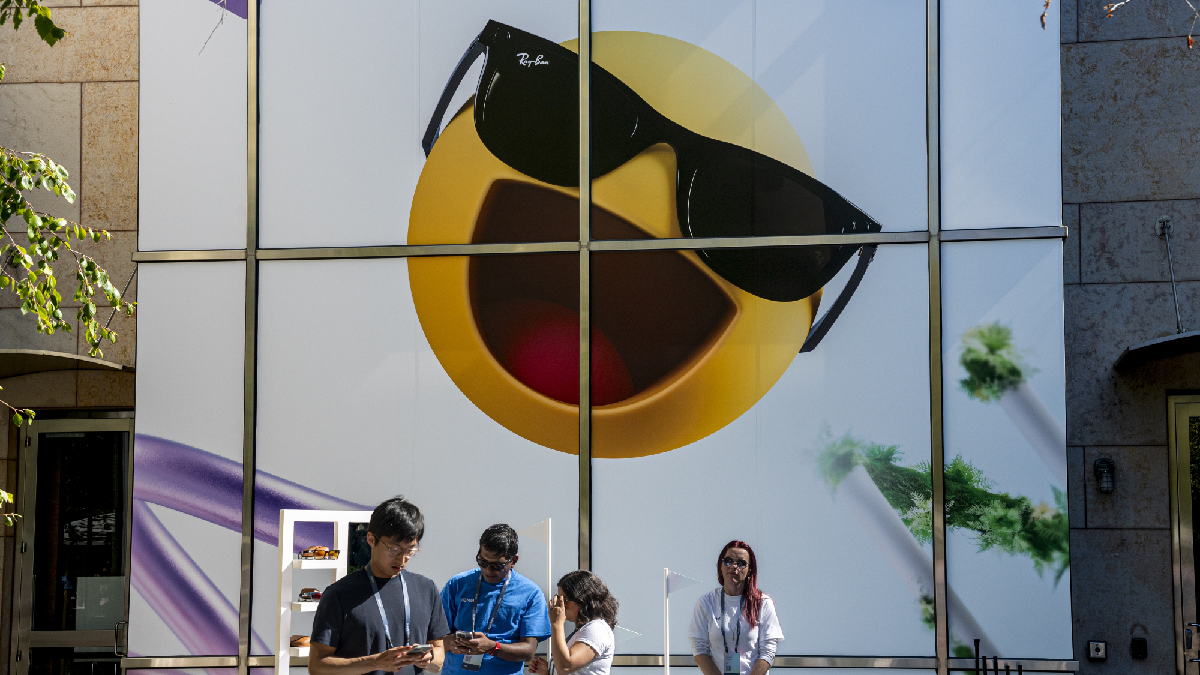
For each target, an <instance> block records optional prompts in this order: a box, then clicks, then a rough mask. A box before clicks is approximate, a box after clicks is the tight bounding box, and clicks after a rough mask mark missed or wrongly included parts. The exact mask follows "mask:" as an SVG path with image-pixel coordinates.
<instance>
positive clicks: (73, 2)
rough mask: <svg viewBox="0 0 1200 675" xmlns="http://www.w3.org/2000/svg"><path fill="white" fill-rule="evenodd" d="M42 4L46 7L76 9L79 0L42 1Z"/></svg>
mask: <svg viewBox="0 0 1200 675" xmlns="http://www.w3.org/2000/svg"><path fill="white" fill-rule="evenodd" d="M42 4H43V5H45V6H46V7H78V6H79V5H80V0H43V2H42ZM52 15H53V14H52ZM55 18H57V17H55Z"/></svg>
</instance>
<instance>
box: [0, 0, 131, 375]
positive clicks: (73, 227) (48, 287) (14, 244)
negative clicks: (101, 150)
mask: <svg viewBox="0 0 1200 675" xmlns="http://www.w3.org/2000/svg"><path fill="white" fill-rule="evenodd" d="M6 1H10V2H11V1H12V0H0V7H3V6H4V5H3V3H4V2H6ZM67 178H68V174H67V170H66V169H65V168H63V167H62V166H61V165H60V164H58V163H56V162H55V161H54V160H52V159H50V158H49V157H47V156H45V155H42V154H38V153H28V152H14V151H12V150H9V149H7V148H3V147H0V223H4V222H8V221H9V220H10V219H11V218H13V217H14V216H20V217H21V219H22V220H23V221H24V222H25V232H24V235H25V239H26V241H25V242H24V243H25V244H27V246H23V245H22V244H21V242H18V241H17V240H16V239H14V238H13V235H12V233H11V232H10V231H9V230H8V229H6V228H5V227H4V226H3V225H0V239H6V240H7V241H6V242H5V243H4V245H3V247H0V259H2V260H0V262H4V263H5V265H4V267H2V268H0V290H11V291H12V292H13V293H15V294H16V295H17V297H18V298H20V300H21V305H20V306H21V312H22V313H23V314H34V315H35V316H36V317H37V323H38V332H40V333H44V334H46V335H53V334H54V333H55V332H57V331H60V330H62V331H66V332H71V331H72V322H69V321H67V320H65V319H64V317H63V312H62V307H61V303H62V294H61V293H60V292H59V290H58V277H57V276H56V275H55V271H54V265H53V263H55V262H56V261H58V260H60V259H61V258H63V257H64V256H69V258H68V259H73V261H74V263H75V275H74V276H75V281H76V282H77V285H76V287H75V292H74V294H73V295H72V300H73V301H74V302H77V303H79V305H80V307H79V309H78V311H77V312H76V313H75V319H76V320H77V321H79V323H80V327H81V328H82V329H83V337H84V340H85V341H86V342H87V344H88V353H89V354H90V355H91V356H93V357H99V358H103V356H104V352H103V351H102V350H101V345H102V344H103V342H104V341H105V340H107V341H108V342H110V343H111V342H115V341H116V339H117V333H116V332H115V331H112V330H109V329H108V327H107V326H106V325H105V326H102V325H101V324H100V318H101V317H100V311H99V310H98V309H97V304H98V299H97V298H96V295H97V293H99V294H100V295H103V297H104V303H103V304H104V305H106V306H108V307H112V308H113V309H114V312H113V314H115V310H116V309H122V310H124V312H125V314H126V316H132V315H133V312H134V307H135V304H134V303H129V302H124V301H123V300H122V299H121V296H122V295H123V291H121V290H120V289H118V288H117V287H116V286H115V285H114V284H113V282H112V279H111V278H110V277H109V274H108V271H107V270H105V269H104V268H103V267H101V266H100V265H99V264H98V263H97V262H96V260H95V259H94V258H93V257H92V256H91V255H88V254H86V253H84V252H83V251H81V250H77V249H76V247H75V246H72V243H71V238H72V237H74V238H75V242H76V245H78V244H80V243H83V242H87V243H89V244H95V243H99V242H100V241H102V240H111V239H112V235H110V234H109V233H108V232H106V231H104V230H93V229H92V228H88V227H84V226H83V225H81V224H79V223H74V222H71V221H68V220H66V219H64V218H57V217H54V216H50V215H48V214H44V213H38V212H37V211H35V210H34V209H33V207H32V206H31V205H30V203H29V200H28V199H27V198H26V196H25V192H29V191H32V190H34V189H43V190H47V191H49V192H53V193H55V194H57V195H59V196H61V197H62V198H63V199H65V200H67V201H68V202H71V201H74V199H75V192H74V190H72V189H71V186H70V185H69V184H68V183H67ZM14 268H15V269H17V270H21V269H23V271H24V273H23V274H18V273H15V272H10V271H9V270H10V269H14ZM60 271H61V270H60Z"/></svg>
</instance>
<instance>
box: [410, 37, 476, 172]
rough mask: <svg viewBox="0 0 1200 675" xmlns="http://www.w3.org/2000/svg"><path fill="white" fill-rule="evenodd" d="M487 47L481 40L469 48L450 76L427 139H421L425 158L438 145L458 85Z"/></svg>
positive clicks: (434, 113)
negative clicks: (440, 132)
mask: <svg viewBox="0 0 1200 675" xmlns="http://www.w3.org/2000/svg"><path fill="white" fill-rule="evenodd" d="M485 49H486V47H485V46H484V44H483V42H482V41H481V40H480V39H479V38H475V40H474V41H473V42H472V43H471V46H470V47H467V52H466V53H465V54H463V56H462V58H461V59H459V61H458V65H457V66H455V67H454V72H453V73H451V75H450V81H449V82H447V83H446V88H445V89H443V90H442V98H441V99H439V100H438V104H437V107H436V108H434V109H433V117H430V118H429V127H428V128H426V129H425V137H424V138H422V139H421V147H422V148H423V149H424V150H425V156H426V157H428V156H429V152H430V151H431V150H433V144H434V143H437V139H438V134H439V131H440V130H441V126H442V118H443V117H445V116H446V108H448V107H450V99H452V98H454V92H456V91H458V85H460V84H462V81H463V78H464V77H466V75H467V71H468V70H470V69H471V65H472V64H473V63H475V59H477V58H479V55H480V54H482V53H483V52H484V50H485Z"/></svg>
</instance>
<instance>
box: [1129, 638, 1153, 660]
mask: <svg viewBox="0 0 1200 675" xmlns="http://www.w3.org/2000/svg"><path fill="white" fill-rule="evenodd" d="M1149 649H1150V648H1149V645H1148V644H1147V643H1146V638H1144V637H1135V638H1133V639H1132V640H1130V641H1129V655H1130V656H1132V657H1133V658H1135V659H1144V658H1146V656H1147V654H1148V653H1149Z"/></svg>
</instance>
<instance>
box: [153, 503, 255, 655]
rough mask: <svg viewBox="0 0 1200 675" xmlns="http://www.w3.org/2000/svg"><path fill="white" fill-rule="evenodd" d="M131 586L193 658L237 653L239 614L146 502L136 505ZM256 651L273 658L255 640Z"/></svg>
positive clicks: (253, 637)
mask: <svg viewBox="0 0 1200 675" xmlns="http://www.w3.org/2000/svg"><path fill="white" fill-rule="evenodd" d="M132 535H133V555H132V559H133V570H132V571H133V579H132V582H133V587H134V588H135V589H137V592H138V593H139V594H141V596H142V597H143V598H145V599H146V602H147V603H149V605H150V607H151V608H152V609H153V610H154V613H155V614H158V616H159V617H161V618H162V620H163V622H164V623H166V624H167V627H168V628H170V629H171V632H172V633H174V634H175V636H176V637H177V638H179V641H180V642H182V643H183V646H184V647H186V648H187V649H188V651H189V652H190V653H192V654H237V650H238V631H237V625H238V610H237V608H236V607H234V606H233V603H231V602H229V600H228V599H227V598H226V597H225V595H224V594H222V593H221V591H220V589H218V588H217V586H216V584H214V583H213V582H212V580H211V579H209V578H208V576H207V575H206V574H204V570H201V569H200V566H199V565H197V564H196V562H195V561H194V560H192V558H191V556H189V555H188V554H187V552H186V551H184V550H183V547H182V546H180V545H179V542H178V541H176V540H175V537H173V536H172V535H171V533H170V532H169V531H168V530H167V528H166V527H165V526H164V525H163V524H162V521H160V520H159V519H158V517H157V516H155V515H154V512H153V511H151V510H150V507H149V506H147V505H146V503H145V502H142V501H138V500H135V501H134V502H133V532H132ZM252 639H253V644H252V646H251V648H252V649H253V650H254V652H252V653H257V654H269V653H270V651H269V650H268V647H267V645H266V644H265V643H264V642H263V641H262V639H260V638H259V637H258V636H257V635H254V636H252Z"/></svg>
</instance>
